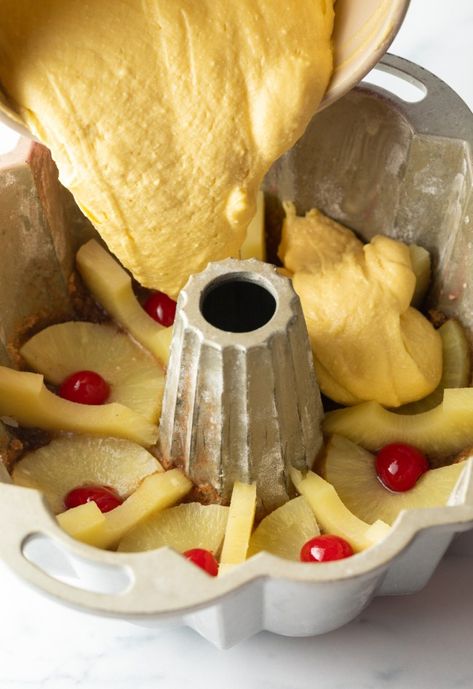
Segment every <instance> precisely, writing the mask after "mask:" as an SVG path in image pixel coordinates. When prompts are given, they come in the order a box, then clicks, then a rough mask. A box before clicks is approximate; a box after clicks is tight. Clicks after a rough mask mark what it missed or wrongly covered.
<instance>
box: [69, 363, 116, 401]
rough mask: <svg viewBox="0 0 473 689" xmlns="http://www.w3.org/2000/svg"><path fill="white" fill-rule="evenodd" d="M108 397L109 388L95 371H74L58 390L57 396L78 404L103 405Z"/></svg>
mask: <svg viewBox="0 0 473 689" xmlns="http://www.w3.org/2000/svg"><path fill="white" fill-rule="evenodd" d="M109 395H110V386H109V384H108V383H107V382H106V381H105V380H104V379H103V378H102V376H101V375H100V374H99V373H95V371H76V373H72V374H71V375H70V376H68V377H67V378H66V379H65V380H64V381H63V383H62V385H61V387H60V388H59V396H60V397H63V398H64V399H66V400H69V401H70V402H78V403H79V404H103V403H104V402H106V401H107V399H108V396H109Z"/></svg>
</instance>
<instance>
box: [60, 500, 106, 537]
mask: <svg viewBox="0 0 473 689" xmlns="http://www.w3.org/2000/svg"><path fill="white" fill-rule="evenodd" d="M56 519H57V520H58V523H59V526H60V527H62V528H63V529H64V531H66V532H67V533H68V534H69V536H72V538H75V539H76V540H77V541H82V543H88V544H89V545H94V542H95V541H97V539H99V538H100V533H101V531H102V530H103V527H104V525H105V515H104V514H102V512H101V511H100V509H99V508H98V507H97V505H96V503H95V502H93V501H91V502H86V503H85V504H84V505H79V506H78V507H73V508H71V509H70V510H66V511H65V512H61V514H58V515H57V517H56ZM97 542H98V541H97Z"/></svg>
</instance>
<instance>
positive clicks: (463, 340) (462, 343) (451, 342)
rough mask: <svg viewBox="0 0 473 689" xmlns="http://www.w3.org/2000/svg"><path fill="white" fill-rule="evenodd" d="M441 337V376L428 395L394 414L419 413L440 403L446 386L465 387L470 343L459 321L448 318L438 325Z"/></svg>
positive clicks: (469, 360) (467, 380)
mask: <svg viewBox="0 0 473 689" xmlns="http://www.w3.org/2000/svg"><path fill="white" fill-rule="evenodd" d="M438 332H439V335H440V337H441V338H442V378H441V379H440V383H439V384H438V386H437V387H436V388H435V390H434V391H433V392H431V393H430V395H427V397H424V398H423V399H421V400H418V401H417V402H410V403H409V404H404V405H403V406H402V407H398V408H397V409H394V410H393V411H395V412H396V414H421V413H422V412H424V411H429V409H433V408H434V407H436V406H437V405H438V404H441V402H442V399H443V391H444V390H445V389H447V388H464V387H467V386H468V384H469V383H470V379H471V354H470V345H469V343H468V339H467V336H466V333H465V330H464V329H463V326H462V325H461V323H460V322H459V321H457V320H455V319H454V318H450V319H449V320H448V321H446V322H445V323H444V324H443V325H442V326H440V328H439V330H438Z"/></svg>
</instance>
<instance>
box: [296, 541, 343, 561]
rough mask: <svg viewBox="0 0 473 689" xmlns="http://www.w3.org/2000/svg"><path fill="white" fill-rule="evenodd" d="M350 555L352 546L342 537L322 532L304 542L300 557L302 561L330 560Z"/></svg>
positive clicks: (341, 558)
mask: <svg viewBox="0 0 473 689" xmlns="http://www.w3.org/2000/svg"><path fill="white" fill-rule="evenodd" d="M350 555H353V548H352V547H351V545H350V544H349V543H348V542H347V541H346V540H345V539H344V538H341V537H340V536H335V535H333V534H324V535H323V536H315V537H314V538H311V539H310V540H309V541H307V543H304V545H303V546H302V549H301V555H300V558H301V561H302V562H330V561H332V560H343V559H344V558H346V557H350Z"/></svg>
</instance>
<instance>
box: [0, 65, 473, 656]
mask: <svg viewBox="0 0 473 689" xmlns="http://www.w3.org/2000/svg"><path fill="white" fill-rule="evenodd" d="M381 67H382V68H383V69H385V70H389V71H390V72H391V74H392V75H394V76H395V77H396V78H398V79H401V80H403V79H407V80H409V81H410V82H411V83H413V84H414V85H416V86H417V87H418V89H419V94H420V96H419V98H420V100H419V102H416V103H408V102H404V101H402V100H401V99H400V98H399V97H397V96H396V95H394V94H392V93H389V92H387V91H385V90H383V89H381V88H379V87H375V86H370V85H368V84H362V85H360V86H359V87H357V88H355V89H354V90H353V91H351V92H350V93H348V94H347V95H345V96H344V97H342V98H341V99H339V100H338V101H337V102H336V103H335V104H333V105H332V106H331V107H330V109H327V110H324V111H323V112H321V113H319V114H318V115H317V116H316V117H315V118H314V120H313V122H312V123H311V124H310V126H309V128H308V129H307V132H306V133H305V135H304V137H303V138H302V139H301V140H300V141H299V142H298V143H297V145H296V146H295V147H294V148H293V149H292V150H291V151H289V152H288V153H287V154H286V155H285V156H283V158H281V159H280V160H279V161H278V162H277V163H276V164H275V165H274V166H273V168H272V169H271V171H270V172H269V174H268V175H267V177H266V179H265V184H264V187H265V194H266V201H267V218H266V220H267V225H268V231H269V236H270V242H269V243H270V251H271V247H272V251H273V252H274V247H275V246H276V244H277V237H278V233H279V231H280V221H281V217H282V210H281V201H282V200H284V199H291V200H293V201H295V203H296V205H297V208H298V210H299V211H300V212H304V211H306V210H308V209H309V208H311V207H313V206H317V207H319V208H321V209H322V210H323V211H325V212H326V213H328V214H329V215H330V216H332V217H334V218H336V219H338V220H340V221H342V222H344V223H346V224H347V225H349V226H350V227H352V228H354V229H355V230H357V231H358V232H359V233H360V234H361V235H362V236H363V237H364V238H366V239H369V238H370V237H371V236H373V235H374V234H375V233H379V232H383V233H385V234H388V235H391V236H394V237H398V238H400V239H402V240H406V241H409V242H412V241H415V242H417V243H419V244H421V245H423V246H425V247H426V248H427V249H429V251H430V252H431V254H432V257H433V263H434V270H435V278H434V280H433V284H432V288H431V291H430V294H429V301H430V302H431V304H434V305H435V306H437V307H438V308H440V309H441V310H442V311H444V312H445V313H447V314H448V315H451V316H458V317H459V318H460V319H461V320H462V322H463V323H464V324H465V325H466V326H467V327H468V328H469V329H470V332H473V286H472V284H471V281H469V280H468V276H469V275H470V274H471V269H472V265H473V233H472V230H473V224H472V222H471V218H473V195H472V145H473V115H472V113H471V112H470V111H469V110H468V108H467V107H466V105H465V104H464V103H463V101H462V100H461V99H460V98H459V97H458V96H457V95H456V94H455V93H454V92H453V91H452V90H451V89H450V88H449V87H448V86H446V85H445V84H444V83H442V82H441V81H440V80H439V79H437V78H435V77H434V76H433V75H431V74H429V73H428V72H426V71H425V70H423V69H421V68H420V67H418V66H416V65H413V64H411V63H409V62H407V61H405V60H401V59H399V58H396V57H393V56H385V58H384V59H383V61H382V64H381ZM92 235H93V229H92V228H91V226H90V225H89V224H88V222H87V221H86V220H85V218H84V217H83V216H82V215H81V214H80V212H79V211H78V209H77V208H76V207H75V205H74V203H73V202H72V199H71V197H70V195H69V194H68V192H66V191H65V190H64V189H63V188H62V187H61V186H60V185H59V183H58V181H57V172H56V170H55V167H54V165H53V163H52V161H51V158H50V156H49V154H48V152H47V151H46V149H44V148H43V147H41V146H40V145H39V144H35V143H32V142H31V141H27V140H25V139H23V140H21V142H20V143H19V145H18V147H17V148H16V149H15V151H14V152H13V153H11V154H10V155H9V156H4V157H3V158H1V159H0V236H1V238H2V251H1V252H0V283H1V289H0V313H1V314H2V319H1V327H0V362H1V363H6V364H8V365H14V364H15V360H14V356H13V353H12V348H11V343H12V342H14V341H15V339H17V338H18V337H19V336H20V335H21V331H22V328H23V327H24V325H25V324H27V325H28V326H30V327H31V325H34V323H35V322H36V321H38V320H40V321H41V322H47V321H51V320H55V319H56V320H59V319H63V318H68V317H71V316H73V315H74V300H73V299H72V300H71V292H70V290H69V289H68V285H70V284H71V276H72V275H73V255H74V251H75V250H76V248H77V247H78V246H79V245H80V244H81V243H82V242H83V241H84V240H85V239H86V238H88V237H90V236H92ZM72 294H73V295H74V292H72ZM0 428H1V429H2V430H1V431H0V442H1V443H2V444H3V446H4V447H6V446H8V443H9V442H10V437H9V432H8V429H7V426H1V425H0ZM472 471H473V459H468V461H467V462H466V463H465V469H464V471H463V474H462V476H461V478H460V480H459V482H458V484H457V486H456V489H455V490H454V492H453V494H452V496H451V497H450V501H449V503H450V504H449V506H446V507H440V508H435V509H424V510H413V511H409V512H404V513H402V514H401V515H400V516H399V517H398V519H397V520H396V522H395V525H394V527H393V529H392V532H391V533H390V535H389V536H388V537H387V538H386V539H384V540H383V541H382V542H380V543H379V544H378V545H376V546H375V547H372V548H370V549H368V550H366V551H364V552H363V553H361V554H358V555H356V556H355V557H353V558H349V559H347V560H342V561H338V562H331V563H326V564H323V565H307V564H302V563H298V562H290V561H284V560H281V559H278V558H276V557H273V556H271V555H269V554H266V553H260V554H258V555H257V556H255V557H253V558H251V559H250V560H248V561H247V562H246V563H244V564H243V565H241V566H239V567H237V568H235V569H234V570H233V571H231V572H230V573H228V574H227V575H225V576H223V577H221V578H218V579H213V578H210V577H208V576H207V575H206V574H204V573H203V572H202V571H200V570H199V569H197V568H196V567H194V566H193V565H192V564H191V563H189V562H187V561H186V560H185V559H184V558H182V557H181V556H180V555H178V554H177V553H175V552H173V551H172V550H170V549H167V548H165V549H161V550H158V551H150V552H145V553H133V554H132V553H130V554H126V553H113V552H104V551H100V550H96V549H94V548H92V547H89V546H86V545H82V544H81V543H78V542H76V541H74V540H72V539H71V538H69V537H68V536H67V535H66V534H65V533H64V532H62V531H61V530H60V529H59V528H58V526H57V524H56V521H55V519H54V517H53V515H52V514H51V513H50V512H49V510H48V508H47V507H46V505H45V503H44V500H43V498H42V497H41V495H40V494H39V493H38V492H37V491H34V490H31V489H26V488H21V487H18V486H14V485H12V484H11V483H10V482H9V477H8V473H7V472H6V471H5V470H2V473H1V476H0V480H1V482H0V522H1V523H2V525H3V528H2V533H1V535H0V557H1V558H2V559H3V560H4V561H5V562H6V563H7V564H8V565H9V566H10V567H11V568H12V569H13V570H15V571H16V572H17V574H18V575H19V576H20V577H22V578H23V579H24V580H25V581H27V582H29V583H30V584H31V585H33V586H34V587H35V588H36V589H38V590H39V591H42V592H44V593H46V594H47V595H49V596H51V597H53V598H54V599H55V600H57V601H61V602H62V603H65V604H68V605H72V606H75V607H77V608H80V609H82V610H86V611H89V612H91V613H95V614H101V615H109V616H116V617H119V618H123V619H126V620H129V621H132V622H137V623H139V624H144V625H150V626H164V625H171V624H175V625H182V624H184V625H188V626H190V627H192V628H193V629H195V630H197V631H198V632H199V633H200V634H202V635H203V636H204V637H206V638H207V639H209V640H211V641H212V642H213V643H215V644H217V645H218V646H221V647H226V646H231V645H232V644H235V643H236V642H238V641H240V640H241V639H243V638H245V637H248V636H250V635H252V634H254V633H256V632H258V631H259V630H261V629H267V630H270V631H272V632H276V633H279V634H286V635H293V636H297V635H311V634H320V633H323V632H326V631H329V630H331V629H335V628H337V627H339V626H341V625H343V624H345V623H346V622H348V621H350V620H352V619H353V618H354V617H355V616H356V615H357V614H358V613H359V612H360V611H362V610H363V608H364V607H365V606H366V605H367V604H368V602H369V601H370V599H371V598H372V597H373V596H375V595H385V594H397V593H412V592H414V591H417V590H419V589H420V588H421V587H423V586H424V585H425V583H426V582H427V581H428V579H429V577H430V576H431V575H432V573H433V571H434V569H435V567H436V565H437V563H438V561H439V560H440V558H441V557H442V555H443V554H444V552H445V550H446V549H447V547H448V546H449V544H450V542H451V541H452V538H453V537H454V535H455V534H457V533H459V532H462V531H467V530H469V529H471V528H472V527H473V481H472ZM463 538H465V537H463ZM464 543H465V541H464Z"/></svg>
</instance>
